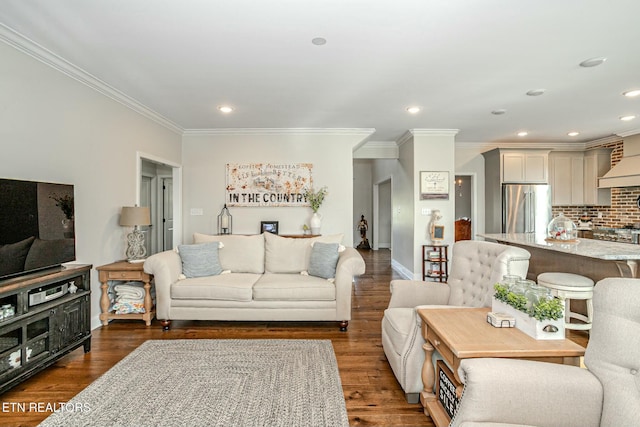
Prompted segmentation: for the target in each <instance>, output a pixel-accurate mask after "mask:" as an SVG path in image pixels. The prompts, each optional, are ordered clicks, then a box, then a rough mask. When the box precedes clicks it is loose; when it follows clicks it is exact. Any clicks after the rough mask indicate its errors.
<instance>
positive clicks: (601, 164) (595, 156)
mask: <svg viewBox="0 0 640 427" xmlns="http://www.w3.org/2000/svg"><path fill="white" fill-rule="evenodd" d="M611 150H612V149H611V148H597V149H593V150H587V151H585V152H584V204H585V205H597V206H610V205H611V189H610V188H598V178H600V177H602V176H603V175H604V174H606V173H607V172H609V170H610V169H611Z"/></svg>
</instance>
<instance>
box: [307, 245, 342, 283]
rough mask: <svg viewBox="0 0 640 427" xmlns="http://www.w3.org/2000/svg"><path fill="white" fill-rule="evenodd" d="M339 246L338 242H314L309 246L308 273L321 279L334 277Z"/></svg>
mask: <svg viewBox="0 0 640 427" xmlns="http://www.w3.org/2000/svg"><path fill="white" fill-rule="evenodd" d="M339 246H340V245H339V244H338V243H322V242H315V243H314V244H313V248H311V259H310V260H309V274H310V275H311V276H316V277H322V278H323V279H333V278H334V277H336V266H337V265H338V258H339V256H340V255H339V254H338V247H339Z"/></svg>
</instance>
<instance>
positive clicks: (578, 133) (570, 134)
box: [567, 132, 580, 136]
mask: <svg viewBox="0 0 640 427" xmlns="http://www.w3.org/2000/svg"><path fill="white" fill-rule="evenodd" d="M567 135H569V136H578V135H580V132H569V133H568V134H567Z"/></svg>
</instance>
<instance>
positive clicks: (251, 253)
mask: <svg viewBox="0 0 640 427" xmlns="http://www.w3.org/2000/svg"><path fill="white" fill-rule="evenodd" d="M193 241H194V243H204V242H222V244H223V245H224V250H222V251H220V264H221V265H222V269H223V270H230V271H231V272H233V273H254V274H262V273H264V237H263V236H262V234H255V235H250V236H242V235H239V234H228V235H220V236H214V235H210V234H201V233H193Z"/></svg>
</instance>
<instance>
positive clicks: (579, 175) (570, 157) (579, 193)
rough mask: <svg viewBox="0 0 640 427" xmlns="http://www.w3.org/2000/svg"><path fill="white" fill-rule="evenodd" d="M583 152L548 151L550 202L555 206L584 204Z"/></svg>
mask: <svg viewBox="0 0 640 427" xmlns="http://www.w3.org/2000/svg"><path fill="white" fill-rule="evenodd" d="M584 173H585V168H584V152H582V151H569V152H565V151H552V152H551V153H549V184H551V203H552V204H553V205H555V206H558V205H561V206H576V205H577V206H581V205H584V188H585V185H584Z"/></svg>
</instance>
